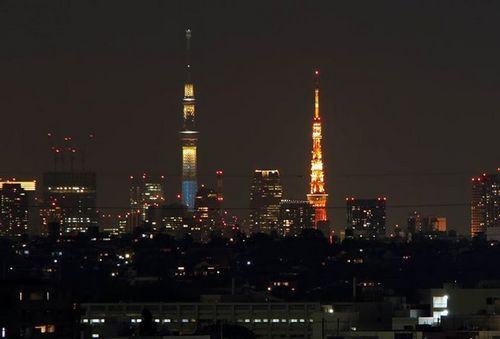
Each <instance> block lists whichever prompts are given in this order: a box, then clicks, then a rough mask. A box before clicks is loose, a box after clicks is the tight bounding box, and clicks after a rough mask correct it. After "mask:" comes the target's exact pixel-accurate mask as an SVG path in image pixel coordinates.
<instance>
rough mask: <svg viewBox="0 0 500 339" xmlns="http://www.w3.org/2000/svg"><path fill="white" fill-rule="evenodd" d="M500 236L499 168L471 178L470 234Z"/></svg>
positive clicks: (474, 235) (475, 235) (490, 236)
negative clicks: (493, 171)
mask: <svg viewBox="0 0 500 339" xmlns="http://www.w3.org/2000/svg"><path fill="white" fill-rule="evenodd" d="M486 233H489V234H490V235H489V236H488V238H500V168H499V169H497V173H491V174H487V173H483V174H482V175H481V176H479V177H474V178H472V198H471V235H472V237H477V236H482V235H486Z"/></svg>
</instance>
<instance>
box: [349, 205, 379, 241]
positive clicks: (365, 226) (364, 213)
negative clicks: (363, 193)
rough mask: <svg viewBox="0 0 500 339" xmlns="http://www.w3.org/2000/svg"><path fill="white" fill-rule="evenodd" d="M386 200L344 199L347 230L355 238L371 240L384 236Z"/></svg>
mask: <svg viewBox="0 0 500 339" xmlns="http://www.w3.org/2000/svg"><path fill="white" fill-rule="evenodd" d="M386 200H387V199H386V198H381V197H379V198H376V199H356V198H346V205H347V229H346V235H347V234H348V233H352V236H353V237H355V238H365V239H373V238H376V237H377V236H384V235H385V220H386V216H385V205H386Z"/></svg>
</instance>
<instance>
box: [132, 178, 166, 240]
mask: <svg viewBox="0 0 500 339" xmlns="http://www.w3.org/2000/svg"><path fill="white" fill-rule="evenodd" d="M130 180H131V184H130V199H129V200H130V218H129V220H130V223H131V225H130V229H132V230H133V229H134V228H135V227H137V226H140V225H142V224H143V223H144V222H148V221H149V219H150V214H151V213H152V212H153V211H152V209H154V208H159V207H160V206H161V205H163V204H164V203H165V193H164V191H165V187H164V186H165V183H164V177H163V176H161V177H159V178H158V179H155V178H152V177H151V176H148V175H147V174H146V173H144V174H142V175H140V176H137V177H134V176H131V177H130Z"/></svg>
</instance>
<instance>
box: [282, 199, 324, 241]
mask: <svg viewBox="0 0 500 339" xmlns="http://www.w3.org/2000/svg"><path fill="white" fill-rule="evenodd" d="M314 222H315V215H314V207H313V206H312V205H311V204H310V203H309V202H308V201H303V200H282V201H281V203H280V211H279V229H280V235H282V236H285V237H286V236H296V235H299V234H300V233H301V232H302V230H303V229H306V228H313V227H314V225H315V223H314Z"/></svg>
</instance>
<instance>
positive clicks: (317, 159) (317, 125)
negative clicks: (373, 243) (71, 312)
mask: <svg viewBox="0 0 500 339" xmlns="http://www.w3.org/2000/svg"><path fill="white" fill-rule="evenodd" d="M322 138H323V134H322V127H321V116H320V111H319V69H316V70H314V117H313V126H312V140H313V144H312V157H311V182H310V186H311V187H310V193H309V194H308V195H307V200H308V201H309V202H310V203H311V205H313V206H314V208H315V210H316V211H315V221H316V226H317V224H318V222H326V221H327V220H328V217H327V214H326V200H327V198H328V194H327V193H326V190H325V172H324V169H323V151H322V147H321V139H322Z"/></svg>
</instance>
